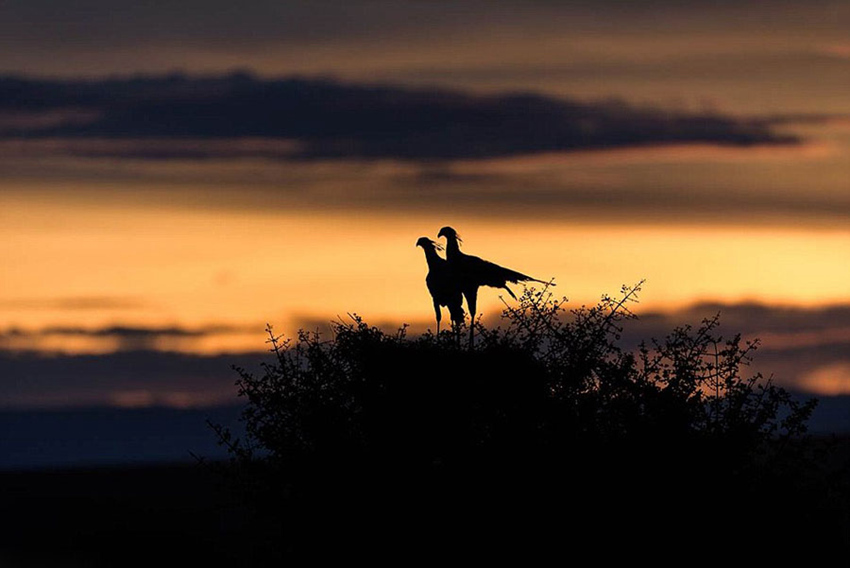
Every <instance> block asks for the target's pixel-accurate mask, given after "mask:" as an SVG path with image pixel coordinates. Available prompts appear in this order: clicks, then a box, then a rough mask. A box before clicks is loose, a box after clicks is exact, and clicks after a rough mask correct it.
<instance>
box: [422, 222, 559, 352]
mask: <svg viewBox="0 0 850 568" xmlns="http://www.w3.org/2000/svg"><path fill="white" fill-rule="evenodd" d="M437 236H438V237H445V239H446V261H447V263H448V266H449V269H450V270H451V273H452V275H453V277H454V278H455V279H456V281H457V284H458V286H459V288H460V290H461V292H462V293H463V296H464V297H465V298H466V304H467V307H468V308H469V314H470V316H471V317H472V325H470V330H469V332H470V336H469V338H470V344H471V343H472V340H473V336H474V328H475V326H474V324H475V313H476V307H477V303H478V288H480V287H481V286H489V287H492V288H503V289H504V290H507V292H508V294H510V295H511V297H512V298H513V299H516V295H514V293H513V291H512V290H511V289H510V288H508V282H511V283H513V284H518V283H519V282H529V281H530V282H540V283H541V284H546V285H550V286H554V285H555V284H554V283H550V282H544V281H543V280H538V279H537V278H532V277H531V276H528V275H526V274H523V273H522V272H517V271H516V270H511V269H510V268H505V267H504V266H499V265H498V264H496V263H493V262H490V261H489V260H484V259H483V258H479V257H477V256H472V255H470V254H465V253H463V252H462V251H461V250H460V237H459V236H458V234H457V231H455V230H454V229H452V228H451V227H443V228H442V229H440V232H439V233H438V234H437Z"/></svg>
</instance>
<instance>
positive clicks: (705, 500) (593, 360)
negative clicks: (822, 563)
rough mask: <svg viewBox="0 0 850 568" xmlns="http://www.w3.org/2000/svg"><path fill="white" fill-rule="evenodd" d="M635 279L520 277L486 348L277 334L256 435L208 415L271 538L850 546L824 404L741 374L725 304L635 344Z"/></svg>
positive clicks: (251, 403) (344, 327)
mask: <svg viewBox="0 0 850 568" xmlns="http://www.w3.org/2000/svg"><path fill="white" fill-rule="evenodd" d="M639 290H640V287H639V286H637V287H634V288H627V287H624V288H623V291H622V295H621V296H620V297H619V298H617V299H614V298H609V297H603V299H602V300H601V302H600V303H599V304H598V305H596V306H592V307H585V306H583V307H580V308H577V309H573V310H569V309H568V305H567V302H566V300H565V299H557V298H555V297H554V296H553V295H552V294H551V293H550V292H549V290H548V289H547V288H544V289H543V290H542V291H541V290H535V289H526V290H525V292H524V293H523V294H522V296H521V297H520V298H519V301H518V304H517V305H516V306H515V307H514V306H511V305H507V304H506V307H505V310H504V312H503V315H502V323H501V325H500V326H499V327H497V328H487V327H484V326H482V325H480V323H478V324H476V325H477V326H478V329H477V331H478V338H477V341H476V343H475V345H474V346H469V345H466V344H464V345H461V344H459V343H458V341H457V337H456V335H454V334H453V333H452V332H450V331H445V332H443V333H441V334H439V335H434V334H432V333H430V332H429V333H425V334H423V335H421V336H418V337H409V336H408V335H407V333H406V329H405V328H402V329H400V330H398V331H397V332H396V333H387V332H385V331H382V330H381V329H378V328H375V327H370V326H369V325H368V324H367V323H366V322H364V321H363V320H362V319H361V318H359V317H357V316H352V317H351V320H350V321H338V322H336V323H334V324H333V334H332V336H331V337H328V338H326V337H323V336H321V335H320V334H318V333H313V332H304V331H302V332H301V333H300V334H299V335H298V337H297V338H294V339H284V338H281V337H277V336H276V335H275V334H274V333H273V331H272V329H271V328H269V330H268V331H269V335H270V338H269V342H270V345H271V350H272V352H273V353H274V358H273V361H272V362H270V363H268V364H265V365H263V367H262V372H261V373H260V374H258V375H257V374H252V373H250V372H248V371H246V370H244V369H241V368H240V369H238V372H239V376H240V378H239V380H238V385H239V388H240V394H241V395H242V396H243V397H245V399H246V402H247V406H246V407H245V410H244V413H243V417H242V418H243V420H244V425H245V429H246V435H245V437H244V438H241V439H235V438H234V437H233V436H232V435H231V434H230V432H229V431H228V430H227V429H225V428H223V427H221V426H214V428H215V430H216V432H217V434H218V436H219V438H220V440H221V442H222V443H223V444H225V445H227V447H228V448H229V450H230V453H231V456H232V463H231V464H230V469H229V471H230V472H231V473H233V474H234V480H235V481H236V483H237V486H238V487H239V488H240V489H242V490H244V491H245V492H246V494H245V495H246V498H248V499H254V500H255V501H254V502H255V503H256V504H257V510H258V511H259V512H260V514H261V515H264V517H261V518H263V519H265V520H264V521H263V522H264V524H263V526H264V527H265V529H264V530H266V531H268V530H269V529H268V528H269V527H270V526H275V527H277V529H276V530H279V532H275V531H271V533H273V534H275V535H276V536H275V537H274V538H273V539H272V540H271V541H269V547H270V550H271V549H274V550H276V551H278V552H280V553H292V554H302V553H303V554H309V555H315V554H317V553H319V552H323V553H328V552H333V551H337V552H339V553H341V554H349V553H353V551H355V550H360V551H363V550H375V549H378V548H379V549H381V550H383V551H386V550H387V547H390V548H392V549H394V550H399V551H408V552H409V551H411V550H427V551H430V552H433V553H436V554H441V551H445V550H446V549H447V547H450V546H459V545H462V546H463V547H464V549H465V550H469V549H470V548H475V549H476V550H477V552H476V554H480V553H481V552H482V551H483V550H484V549H486V550H487V551H488V552H489V553H491V554H495V555H501V554H506V553H509V552H518V553H520V554H523V555H528V554H531V553H533V551H543V550H550V551H551V550H553V549H559V547H569V548H570V550H573V551H575V550H579V549H585V550H586V549H587V547H589V546H590V544H589V543H591V542H598V541H599V539H600V538H601V539H605V540H606V541H612V542H617V543H619V544H624V543H626V542H643V541H644V539H651V540H656V539H659V538H661V539H685V541H688V542H696V541H697V540H699V539H701V538H713V536H712V535H714V536H716V535H718V534H724V535H733V534H734V535H737V536H736V538H741V539H746V540H751V539H758V538H763V537H765V536H767V535H772V536H773V537H777V538H779V535H780V534H783V533H785V532H790V533H791V534H790V537H791V538H795V539H803V538H805V536H806V535H813V534H817V535H819V537H823V538H825V539H827V540H826V541H825V542H829V543H832V544H835V543H839V542H840V543H843V545H846V544H847V542H848V540H847V538H848V532H847V531H848V518H847V511H848V510H850V509H848V506H847V505H848V504H847V492H846V490H845V487H844V485H843V482H842V480H841V479H839V478H834V477H832V476H833V475H836V474H837V472H838V471H839V469H837V465H836V464H834V463H830V462H829V459H824V456H823V455H816V452H826V451H827V450H828V449H829V448H828V446H827V445H824V444H821V443H819V442H818V443H815V442H813V441H812V440H808V439H807V438H806V436H805V433H806V421H807V419H808V417H809V416H810V414H811V412H812V410H813V408H814V405H815V401H814V400H809V401H805V402H801V401H799V400H797V399H795V398H794V397H792V396H791V395H790V394H789V393H788V392H786V391H785V390H783V389H782V388H779V387H777V386H776V385H774V384H772V382H771V381H770V380H769V379H767V378H765V377H762V376H760V375H754V376H749V375H747V374H746V373H745V371H746V370H747V369H746V367H747V364H748V363H749V361H750V360H751V357H752V356H753V353H754V351H755V350H756V348H757V343H756V342H745V341H742V339H741V337H740V336H738V335H736V336H733V337H726V338H723V337H720V336H719V334H718V324H719V318H718V317H714V318H711V319H707V320H704V321H703V322H702V323H701V324H700V325H698V326H697V327H693V328H692V327H687V326H686V327H681V328H677V329H674V330H673V331H672V332H671V333H670V334H669V335H668V336H667V337H665V338H663V339H653V340H648V341H647V342H645V343H642V344H641V345H640V347H639V348H637V349H631V348H629V349H626V348H624V347H623V346H621V341H620V336H621V332H622V331H623V327H624V325H627V323H628V320H630V319H633V318H634V317H635V315H634V314H633V313H632V311H631V310H630V306H631V304H632V302H635V301H636V297H637V294H638V292H639ZM269 523H271V524H269ZM265 534H269V533H268V532H266V533H265ZM683 542H684V541H683ZM340 547H341V548H340ZM352 547H354V548H352ZM343 551H347V552H343ZM416 554H417V555H418V554H419V552H417V553H416Z"/></svg>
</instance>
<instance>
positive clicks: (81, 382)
mask: <svg viewBox="0 0 850 568" xmlns="http://www.w3.org/2000/svg"><path fill="white" fill-rule="evenodd" d="M717 313H719V314H720V321H721V325H720V328H719V332H720V333H721V334H722V335H723V336H724V337H727V338H728V337H732V336H734V335H735V334H737V333H742V334H743V336H744V338H745V339H750V340H752V339H756V338H761V340H762V344H761V347H760V348H759V349H758V350H757V351H756V352H755V353H754V359H753V362H752V364H751V366H750V368H749V369H746V370H744V374H745V375H750V374H755V373H757V372H760V373H762V374H763V375H764V376H765V377H772V380H773V381H774V382H775V383H776V384H778V385H780V386H782V387H784V388H786V389H789V390H791V391H792V392H797V393H799V396H801V397H804V398H805V397H809V396H815V397H816V398H818V399H821V400H822V401H823V404H822V405H821V406H820V407H819V409H818V411H817V412H816V415H815V417H814V418H813V421H814V423H813V428H814V429H816V430H818V431H829V430H830V429H840V430H842V431H847V430H850V412H848V410H847V409H848V406H847V405H848V403H850V397H847V396H843V397H842V396H831V395H833V394H835V395H840V394H844V395H846V394H847V392H848V391H850V305H836V306H831V307H825V308H815V309H807V308H786V307H777V306H764V305H758V304H700V305H696V306H692V307H690V308H688V309H684V310H679V311H676V312H646V313H643V312H641V311H640V310H639V309H638V310H637V314H638V316H639V319H638V320H636V321H631V322H627V324H626V326H625V332H624V334H623V339H622V341H623V346H624V347H626V348H633V347H636V346H637V344H638V343H639V341H641V340H650V339H651V338H658V339H662V338H663V337H664V336H666V335H667V334H668V333H670V332H671V331H672V330H673V328H675V327H677V326H681V325H690V326H692V327H694V328H696V327H697V326H699V325H700V322H701V321H702V320H703V319H705V318H712V317H714V315H716V314H717ZM496 316H497V314H495V313H492V314H489V316H488V320H487V322H486V323H487V325H498V324H499V322H498V318H497V317H496ZM332 319H333V320H336V319H337V318H329V319H321V318H319V319H316V318H300V319H299V320H298V325H299V327H301V328H302V329H305V330H308V331H318V332H319V333H320V334H322V336H324V337H330V336H331V320H332ZM339 319H340V320H342V321H344V322H345V321H350V319H349V316H348V315H346V314H342V315H341V316H340V318H339ZM365 319H366V321H367V323H369V324H370V325H377V326H378V327H381V328H383V329H385V330H386V331H388V332H393V331H396V330H397V329H398V328H399V327H401V325H402V324H403V323H404V322H393V321H381V322H375V321H370V320H369V318H368V317H366V318H365ZM407 323H410V324H411V325H410V327H409V333H411V334H417V333H421V332H423V331H424V330H425V329H427V328H429V327H430V328H432V329H433V321H430V320H421V321H420V320H416V321H411V322H407ZM57 329H58V328H57ZM222 329H223V330H224V329H227V330H229V329H230V328H229V327H228V326H222ZM59 331H63V332H67V333H85V334H95V335H97V334H110V333H111V334H118V335H122V334H124V335H129V336H134V335H142V336H145V335H157V334H166V335H172V336H173V335H175V334H176V335H178V336H186V335H192V334H195V333H201V332H198V331H193V330H183V329H180V328H173V329H171V328H156V329H144V328H103V329H100V330H95V331H85V330H75V329H73V328H67V329H64V330H59ZM213 331H214V330H210V332H213ZM264 348H265V346H264V344H262V342H261V341H259V340H258V345H257V349H256V351H254V352H248V353H233V354H224V355H202V354H186V353H174V352H162V351H155V350H133V351H118V352H114V353H106V354H97V355H92V354H44V353H36V352H20V351H18V352H14V351H2V350H0V377H3V381H2V382H0V408H6V409H15V408H17V409H27V408H67V407H90V406H121V407H155V406H162V407H172V408H183V407H207V406H215V405H220V404H230V403H236V402H238V401H239V399H238V397H237V396H236V388H235V386H234V382H235V380H236V379H237V378H238V375H237V374H236V373H235V371H233V370H232V365H238V366H241V367H244V368H246V369H248V370H249V371H259V368H260V364H261V363H262V362H264V361H266V362H269V361H271V357H272V356H271V354H270V353H268V351H266V350H264ZM830 376H832V377H833V378H830ZM824 380H826V381H827V382H826V383H824V382H823V381H824ZM833 387H835V388H834V390H832V391H830V390H829V389H830V388H833ZM818 389H820V390H818Z"/></svg>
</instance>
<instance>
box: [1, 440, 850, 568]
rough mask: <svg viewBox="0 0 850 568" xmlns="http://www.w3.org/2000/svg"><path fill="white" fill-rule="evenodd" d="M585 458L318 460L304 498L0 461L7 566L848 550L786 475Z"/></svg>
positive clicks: (167, 470) (205, 475) (849, 514)
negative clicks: (519, 463)
mask: <svg viewBox="0 0 850 568" xmlns="http://www.w3.org/2000/svg"><path fill="white" fill-rule="evenodd" d="M846 448H847V444H846V443H845V444H844V451H846ZM630 460H631V458H628V460H626V461H630ZM535 467H537V466H535ZM574 468H575V469H574V473H572V474H570V473H566V474H564V475H565V476H564V477H562V478H561V480H562V481H563V483H562V484H561V485H560V486H558V484H557V483H555V481H556V480H554V479H553V477H552V476H551V475H549V474H547V473H546V472H545V471H542V470H538V469H535V468H529V469H525V470H523V468H516V467H514V468H509V467H500V464H499V463H496V462H490V463H488V464H487V465H486V466H483V467H477V466H470V467H469V469H468V470H466V471H464V472H458V471H455V472H453V473H452V474H451V475H450V476H448V475H447V472H445V471H441V470H440V468H439V466H435V467H434V468H433V469H431V470H429V471H428V472H427V473H423V474H422V475H417V476H413V477H411V476H410V475H409V472H407V473H405V472H404V471H402V470H398V471H393V469H392V468H388V469H386V470H384V471H383V472H376V471H374V470H372V471H370V472H369V475H368V479H367V477H366V476H362V475H360V474H358V473H357V471H356V470H349V471H348V472H345V471H341V470H339V469H336V470H334V469H333V468H322V469H321V470H317V471H314V472H311V473H310V474H309V477H310V480H309V485H310V487H311V488H310V490H309V492H308V493H305V495H310V497H309V498H307V499H303V498H299V497H298V496H295V495H291V494H289V495H288V494H287V489H286V487H287V486H286V483H285V482H284V480H281V491H280V492H279V494H280V495H283V496H284V497H283V498H282V500H281V501H279V502H274V503H271V502H269V503H260V504H257V503H254V502H252V501H251V500H250V496H249V495H248V494H247V493H244V492H242V490H241V489H240V488H238V487H235V486H233V485H231V484H228V483H226V482H225V481H224V480H223V479H222V478H221V477H220V476H219V475H218V474H216V473H214V472H213V471H211V470H209V469H207V468H204V467H201V466H198V465H180V466H145V467H136V468H101V469H92V470H64V471H40V472H27V473H3V474H0V499H2V503H3V524H4V526H3V531H2V533H0V565H2V566H4V567H9V568H28V567H36V566H38V567H41V566H51V567H52V566H61V567H101V566H103V567H107V566H109V567H112V566H155V565H161V566H179V565H180V564H181V563H182V562H191V565H197V566H234V567H237V566H265V565H279V563H280V562H282V561H288V560H319V559H323V560H327V559H331V560H343V559H346V560H349V559H365V560H385V561H390V562H394V563H399V564H406V563H408V562H410V561H413V560H417V559H430V560H432V561H437V562H448V561H449V559H454V560H458V559H463V558H466V559H468V560H475V559H477V560H483V559H485V558H486V559H510V558H513V559H515V560H520V559H522V560H524V561H531V562H532V563H534V564H537V563H542V561H543V560H544V559H545V558H551V557H552V554H555V555H560V556H562V558H563V559H568V558H574V557H575V555H577V554H593V555H597V556H598V557H600V558H613V557H618V558H631V559H639V558H646V559H653V558H655V559H657V558H659V557H665V556H670V557H675V556H677V555H682V554H686V555H689V554H692V555H694V556H693V558H694V559H696V558H703V559H704V558H705V557H706V555H711V554H716V555H718V556H724V555H726V554H729V552H730V547H732V549H734V550H735V551H736V554H751V555H753V556H758V557H761V558H765V557H766V556H768V555H770V554H776V555H777V556H783V555H785V554H790V553H794V552H797V553H801V554H805V555H807V556H809V557H812V556H816V555H818V554H835V553H846V552H848V551H850V509H848V508H847V506H846V503H843V502H838V501H830V499H829V496H828V495H815V497H814V498H813V499H812V500H810V501H807V500H806V496H805V495H806V494H805V492H804V491H802V490H801V491H797V490H796V489H797V488H789V487H783V488H780V489H781V490H778V488H767V489H766V490H764V491H757V492H748V491H742V492H741V493H740V494H739V495H736V496H735V497H734V498H730V499H723V498H716V497H717V496H712V495H711V489H710V488H705V487H696V486H693V485H691V483H690V481H689V480H682V479H673V478H671V479H669V480H665V479H657V478H655V479H650V478H634V477H632V478H631V480H626V479H624V478H623V477H622V474H623V473H624V472H625V471H627V470H629V471H632V472H633V473H634V472H635V471H637V469H638V468H635V467H634V466H633V465H629V464H628V463H626V462H625V461H622V462H614V461H610V462H608V463H605V464H604V465H596V466H594V465H591V464H582V463H576V464H574ZM618 468H619V470H618ZM582 472H584V473H582ZM591 472H592V473H591ZM655 473H657V472H655ZM559 475H560V474H559ZM653 477H656V476H655V475H653ZM535 481H537V482H538V483H535ZM671 487H672V488H673V489H672V490H669V491H667V490H665V489H664V488H671ZM243 489H244V488H243ZM815 491H817V488H815ZM287 495H288V496H287ZM706 497H708V498H706ZM257 505H259V510H260V511H261V512H260V513H258V512H257V507H256V506H257ZM263 515H266V516H263ZM538 561H539V562H538Z"/></svg>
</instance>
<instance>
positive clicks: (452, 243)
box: [446, 237, 460, 258]
mask: <svg viewBox="0 0 850 568" xmlns="http://www.w3.org/2000/svg"><path fill="white" fill-rule="evenodd" d="M459 254H460V246H458V244H457V237H446V258H451V257H453V256H458V255H459Z"/></svg>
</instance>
